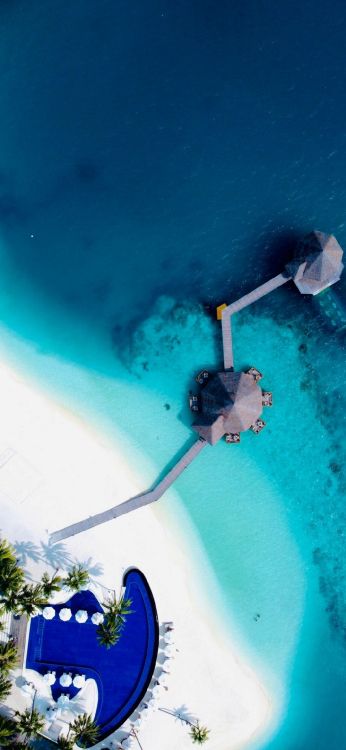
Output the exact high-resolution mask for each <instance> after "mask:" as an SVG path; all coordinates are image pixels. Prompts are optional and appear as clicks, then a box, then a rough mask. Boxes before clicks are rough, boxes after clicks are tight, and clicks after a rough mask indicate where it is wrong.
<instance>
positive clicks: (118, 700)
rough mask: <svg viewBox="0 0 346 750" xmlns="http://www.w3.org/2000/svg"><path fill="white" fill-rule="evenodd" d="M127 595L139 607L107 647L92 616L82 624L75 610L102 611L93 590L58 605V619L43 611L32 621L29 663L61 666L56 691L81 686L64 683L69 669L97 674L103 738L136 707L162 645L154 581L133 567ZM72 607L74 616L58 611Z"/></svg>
mask: <svg viewBox="0 0 346 750" xmlns="http://www.w3.org/2000/svg"><path fill="white" fill-rule="evenodd" d="M124 586H125V587H126V593H125V595H126V597H127V598H130V599H131V600H132V610H133V613H132V614H131V615H129V617H128V618H127V620H126V624H125V627H124V630H123V633H122V636H121V638H120V640H119V642H118V643H117V644H116V645H115V646H112V647H111V648H110V649H106V648H105V647H104V646H100V645H99V644H98V642H97V638H96V631H97V628H96V626H95V625H93V624H92V622H91V619H90V616H89V619H88V621H87V622H85V623H83V624H80V623H78V622H77V621H76V619H75V617H74V615H75V613H76V612H77V611H78V610H79V609H85V610H87V612H88V613H89V615H92V614H93V613H94V612H102V606H101V605H100V602H99V601H98V599H97V598H96V596H94V594H93V593H92V592H91V591H83V592H81V593H78V594H75V595H74V596H72V597H71V599H69V601H68V602H65V603H64V604H61V605H59V606H57V607H56V610H57V614H56V616H55V617H54V619H52V620H45V619H44V617H43V616H42V615H39V616H38V617H35V618H34V619H32V620H31V623H30V632H29V641H28V651H27V658H26V667H27V669H35V670H36V671H37V672H40V673H41V674H45V672H47V670H55V671H56V677H57V680H56V683H55V685H53V688H52V693H53V697H54V699H55V700H56V699H57V698H58V696H59V694H60V693H61V692H64V693H68V694H69V695H70V697H73V696H74V695H75V694H76V693H77V690H76V688H74V687H73V686H71V688H65V687H64V688H62V687H61V686H60V684H59V677H60V676H61V675H62V673H63V672H71V673H72V674H77V673H78V674H80V673H83V674H85V676H86V677H87V678H93V679H94V680H95V681H96V683H97V688H98V693H99V696H98V705H97V711H96V716H95V721H96V723H97V724H98V725H99V727H100V732H101V738H103V737H106V736H107V735H108V734H110V733H111V732H113V731H114V730H115V729H116V728H117V727H119V726H120V725H121V724H122V723H123V722H124V721H125V720H126V718H127V717H128V716H129V715H130V714H131V713H132V712H133V710H134V709H135V708H136V706H137V705H138V703H139V702H140V701H141V699H142V697H143V695H144V694H145V692H146V690H147V687H148V685H149V683H150V680H151V677H152V674H153V671H154V667H155V662H156V657H157V651H158V640H159V630H158V619H157V612H156V606H155V602H154V598H153V595H152V593H151V590H150V587H149V584H148V582H147V580H146V578H145V576H144V575H143V573H141V572H140V571H139V570H137V569H131V570H129V571H128V572H127V573H126V575H125V576H124ZM62 607H69V608H70V609H71V611H72V618H71V619H70V620H69V621H68V622H62V621H61V620H60V618H59V616H58V613H59V611H60V609H62Z"/></svg>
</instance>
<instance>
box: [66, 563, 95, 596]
mask: <svg viewBox="0 0 346 750" xmlns="http://www.w3.org/2000/svg"><path fill="white" fill-rule="evenodd" d="M89 580H90V578H89V573H88V571H87V570H86V568H84V566H83V565H81V563H77V564H76V565H72V568H71V569H70V570H69V572H68V574H67V576H66V578H65V579H64V586H66V588H68V589H70V590H71V591H80V590H81V589H84V588H86V587H87V586H88V583H89Z"/></svg>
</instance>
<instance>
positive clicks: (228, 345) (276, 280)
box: [221, 273, 289, 370]
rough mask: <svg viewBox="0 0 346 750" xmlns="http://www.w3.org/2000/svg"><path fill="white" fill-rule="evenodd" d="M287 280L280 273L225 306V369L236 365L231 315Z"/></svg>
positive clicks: (223, 333)
mask: <svg viewBox="0 0 346 750" xmlns="http://www.w3.org/2000/svg"><path fill="white" fill-rule="evenodd" d="M286 281H289V277H288V276H284V274H282V273H280V274H279V275H278V276H274V277H273V278H272V279H270V280H269V281H266V282H265V284H261V286H258V287H257V288H256V289H254V290H253V291H252V292H250V293H249V294H245V295H244V297H240V299H238V300H236V301H235V302H232V304H231V305H228V306H227V307H225V309H224V310H223V312H222V319H221V322H222V344H223V358H224V367H225V370H230V369H232V368H233V366H234V360H233V346H232V328H231V316H232V315H234V313H236V312H239V310H243V308H244V307H247V306H248V305H252V303H253V302H256V300H258V299H261V297H264V296H265V295H266V294H269V293H270V292H273V291H274V289H277V288H278V287H279V286H282V285H283V284H286Z"/></svg>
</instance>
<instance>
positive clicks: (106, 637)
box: [96, 617, 121, 648]
mask: <svg viewBox="0 0 346 750" xmlns="http://www.w3.org/2000/svg"><path fill="white" fill-rule="evenodd" d="M96 635H97V640H98V642H99V644H100V646H105V647H106V648H111V646H115V644H116V643H118V640H119V638H120V636H121V627H120V625H119V624H118V623H116V622H114V620H111V619H109V618H108V617H106V618H105V620H104V622H102V623H101V625H99V626H98V628H97V633H96Z"/></svg>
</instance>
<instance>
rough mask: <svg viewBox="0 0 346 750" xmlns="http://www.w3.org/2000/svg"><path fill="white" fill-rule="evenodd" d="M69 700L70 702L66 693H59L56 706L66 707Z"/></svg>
mask: <svg viewBox="0 0 346 750" xmlns="http://www.w3.org/2000/svg"><path fill="white" fill-rule="evenodd" d="M69 702H70V698H69V696H68V695H64V694H62V695H59V698H58V700H57V704H58V706H64V707H66V706H67V704H68V703H69Z"/></svg>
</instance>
